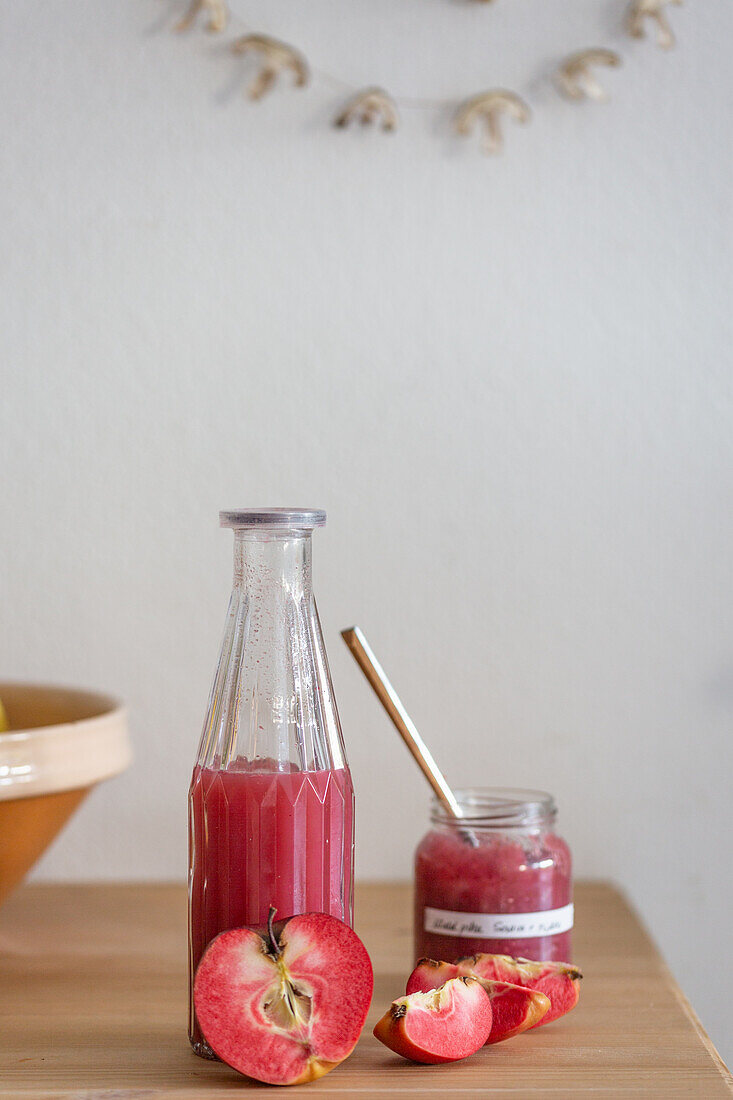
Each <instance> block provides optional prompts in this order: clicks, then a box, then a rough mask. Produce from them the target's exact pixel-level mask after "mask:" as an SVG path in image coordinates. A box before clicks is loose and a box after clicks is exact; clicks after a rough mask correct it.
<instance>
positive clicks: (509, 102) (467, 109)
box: [174, 0, 683, 155]
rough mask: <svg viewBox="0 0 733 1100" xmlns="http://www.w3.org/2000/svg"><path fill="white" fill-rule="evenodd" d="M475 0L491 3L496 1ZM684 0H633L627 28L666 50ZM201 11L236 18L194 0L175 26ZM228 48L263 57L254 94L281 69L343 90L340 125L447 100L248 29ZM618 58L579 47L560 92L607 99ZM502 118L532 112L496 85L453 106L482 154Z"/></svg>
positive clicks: (297, 82) (186, 26)
mask: <svg viewBox="0 0 733 1100" xmlns="http://www.w3.org/2000/svg"><path fill="white" fill-rule="evenodd" d="M473 2H474V3H482V4H485V5H486V6H487V7H488V6H489V5H490V4H493V3H494V2H495V0H473ZM682 2H683V0H629V2H628V3H627V4H626V11H625V20H624V29H625V31H626V33H627V34H628V35H629V36H631V37H632V38H644V37H646V35H647V30H648V26H649V25H650V24H654V25H655V27H656V42H657V45H658V46H660V47H661V48H662V49H666V50H668V49H671V48H672V47H673V46H674V45H675V37H674V33H673V31H672V28H671V26H670V24H669V20H668V18H667V12H666V9H667V8H668V7H669V6H671V5H680V4H682ZM538 3H542V0H538ZM199 15H205V16H206V17H207V20H206V22H205V24H204V25H205V27H206V30H208V31H211V32H213V33H218V34H220V33H222V32H223V31H224V30H226V28H227V26H228V25H229V23H230V19H231V12H230V10H229V8H228V6H227V2H226V0H190V3H189V6H188V8H187V10H186V11H185V13H184V15H183V16H182V17H181V18H180V19H179V21H178V22H177V23H176V25H175V27H174V30H176V31H179V32H180V31H187V30H190V29H191V28H192V27H193V26H194V25H195V24H198V23H199V22H200V20H199ZM242 29H245V28H242ZM231 48H232V51H233V52H234V53H235V54H238V55H251V56H254V57H255V58H256V60H257V61H258V62H259V70H258V71H257V73H256V75H255V76H254V78H253V80H252V82H251V83H250V84H249V86H248V88H247V94H248V96H249V98H250V99H252V100H255V101H256V100H260V99H262V98H263V96H265V95H266V94H267V93H268V92H269V91H271V90H272V89H273V88H274V87H275V85H276V84H278V83H279V82H280V79H279V78H280V77H281V76H282V75H283V74H286V75H290V76H292V80H291V84H292V85H293V86H294V87H297V88H303V87H305V86H306V85H307V84H308V83H309V81H310V80H311V76H312V77H313V78H314V80H318V81H320V82H321V83H322V84H326V85H328V86H330V87H331V88H339V89H340V90H341V91H343V93H344V94H345V96H348V98H347V99H346V102H345V103H344V105H343V107H342V108H341V109H340V110H339V111H338V113H337V114H336V116H335V117H334V120H333V124H334V126H335V127H336V128H338V129H346V128H347V127H349V126H350V124H351V123H352V122H357V123H359V124H360V125H361V126H362V127H369V126H371V127H375V128H379V129H381V130H382V131H383V132H385V133H392V132H394V131H395V130H396V129H397V128H398V126H399V123H400V117H399V107H400V106H404V107H406V108H418V109H423V110H427V111H434V110H436V109H439V108H441V107H445V106H447V105H448V104H446V103H444V102H443V101H437V100H433V99H420V98H415V97H401V96H394V95H391V94H390V93H389V92H388V91H386V90H385V89H384V88H381V87H377V86H373V87H367V88H358V87H356V86H354V85H350V84H348V83H347V82H346V81H343V80H340V79H338V78H337V77H334V76H330V75H329V74H328V73H324V72H319V71H316V70H311V69H310V67H309V65H308V62H307V60H306V58H305V57H304V56H303V54H302V53H301V52H300V51H299V50H298V49H296V48H295V47H294V46H291V45H288V43H287V42H281V41H280V40H279V39H276V38H271V37H270V36H269V35H264V34H255V33H251V32H249V31H248V33H245V34H242V35H240V36H239V37H238V38H236V39H235V40H234V41H233V42H232V45H231ZM621 63H622V59H621V56H620V54H618V53H617V52H616V51H615V50H611V49H607V48H606V47H603V46H594V47H591V48H589V49H583V50H577V51H575V52H574V53H571V54H569V55H568V56H567V57H566V58H565V59H564V60H563V61H562V62H561V63H560V65H559V66H558V68H557V70H556V72H555V74H554V83H555V86H556V88H557V90H558V91H559V92H560V93H561V94H562V95H563V96H564V97H566V98H568V99H571V100H575V101H583V100H591V101H596V102H598V101H601V100H605V99H607V98H608V97H607V95H606V92H605V90H604V88H603V86H602V85H601V84H600V83H599V81H598V78H597V76H596V72H595V70H596V68H598V67H599V66H601V67H606V68H617V67H618V66H620V65H621ZM505 118H511V119H513V120H514V121H516V122H519V123H522V124H526V123H528V122H529V121H530V120H531V118H532V112H531V110H530V108H529V106H528V105H527V103H525V101H524V100H523V99H522V97H521V96H520V95H518V94H517V93H516V92H513V91H509V90H508V89H505V88H493V89H489V90H487V91H482V92H479V93H478V94H476V95H473V96H471V97H469V98H468V99H465V100H463V101H462V102H461V103H459V104H458V105H457V106H455V105H454V115H453V127H454V130H455V131H456V133H457V134H460V135H467V134H470V133H471V132H472V131H473V130H475V129H476V128H477V127H481V130H482V133H483V139H482V142H481V145H482V148H483V150H484V152H486V153H489V154H494V155H495V154H497V153H500V152H501V151H502V149H503V147H504V135H503V127H502V122H503V120H504V119H505Z"/></svg>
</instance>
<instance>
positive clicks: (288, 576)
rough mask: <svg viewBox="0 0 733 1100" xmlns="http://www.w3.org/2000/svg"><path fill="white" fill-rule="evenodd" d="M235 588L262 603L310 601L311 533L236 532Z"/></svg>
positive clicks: (290, 531)
mask: <svg viewBox="0 0 733 1100" xmlns="http://www.w3.org/2000/svg"><path fill="white" fill-rule="evenodd" d="M234 587H235V588H239V589H245V590H248V591H249V593H250V594H251V596H252V597H254V598H257V599H260V600H267V599H268V596H272V597H273V598H275V599H277V598H282V596H290V597H294V598H296V599H302V598H303V597H306V598H308V597H309V596H310V595H311V592H312V580H311V535H310V531H292V530H289V531H283V532H282V533H280V532H272V531H270V532H268V533H267V534H265V533H263V532H261V531H252V530H238V531H235V532H234Z"/></svg>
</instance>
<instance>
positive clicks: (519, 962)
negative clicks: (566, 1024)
mask: <svg viewBox="0 0 733 1100" xmlns="http://www.w3.org/2000/svg"><path fill="white" fill-rule="evenodd" d="M457 965H458V968H459V973H460V974H472V975H474V976H475V977H477V978H488V979H490V980H491V981H495V982H512V983H513V984H514V985H521V986H522V987H523V988H524V989H536V990H537V991H538V992H539V993H544V995H545V996H546V997H548V998H549V1001H550V1008H549V1010H548V1012H547V1013H546V1014H545V1015H544V1016H543V1017H542V1019H541V1020H538V1021H537V1023H536V1024H533V1025H532V1026H533V1027H543V1026H544V1025H545V1024H550V1023H552V1021H553V1020H557V1019H558V1018H559V1017H560V1016H564V1015H565V1013H566V1012H570V1010H571V1008H575V1006H576V1004H577V1003H578V998H579V996H580V979H581V978H582V977H583V974H582V971H580V970H579V969H578V967H577V966H572V965H571V964H570V963H564V962H533V961H532V960H531V959H513V958H512V957H511V956H510V955H485V954H484V955H469V956H468V957H467V958H465V959H459V960H458V964H457Z"/></svg>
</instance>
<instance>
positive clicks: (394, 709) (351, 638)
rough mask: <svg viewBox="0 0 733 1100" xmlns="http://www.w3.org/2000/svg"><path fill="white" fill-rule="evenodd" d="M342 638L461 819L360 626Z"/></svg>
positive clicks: (439, 793) (433, 783) (441, 794)
mask: <svg viewBox="0 0 733 1100" xmlns="http://www.w3.org/2000/svg"><path fill="white" fill-rule="evenodd" d="M341 637H342V638H343V639H344V641H345V642H346V644H347V646H348V647H349V649H350V650H351V653H352V655H353V657H354V660H355V661H356V663H357V664H358V666H359V668H360V669H361V671H362V672H363V673H364V675H365V676H366V678H367V680H368V681H369V683H370V685H371V687H372V688H373V690H374V693H375V695H376V696H377V698H378V699H379V702H380V703H381V704H382V706H383V707H384V709H385V710H386V711H387V714H388V715H389V716H390V718H391V719H392V721H393V722H394V724H395V726H396V727H397V731H398V733H399V734H400V736H401V738H402V740H403V741H404V742H405V744H406V745H407V747H408V749H409V750H410V752H411V753H412V755H413V756H414V757H415V760H416V761H417V763H418V765H419V767H420V768H421V770H422V772H423V775H424V776H425V778H426V779H427V781H428V783H429V784H430V786H431V787H432V788H433V790H434V791H435V793H436V795H437V796H438V798H439V799H440V801H441V802H442V804H443V806H445V808H446V810H447V811H448V813H449V814H452V815H453V817H463V812H462V810H461V807H460V806H459V805H458V802H457V801H456V797H455V795H454V794H453V791H452V790H451V789H450V787H449V786H448V784H447V783H446V781H445V777H444V775H443V773H442V772H441V770H440V768H439V767H438V765H437V764H436V763H435V761H434V760H433V757H432V756H431V754H430V750H429V748H428V747H427V745H426V744H425V742H424V741H423V739H422V737H421V736H420V734H419V733H418V732H417V728H416V727H415V723H414V722H413V721H412V719H411V718H410V716H409V714H408V713H407V711H406V710H405V708H404V706H403V705H402V702H401V700H400V697H399V695H398V694H397V692H396V691H395V689H394V688H393V687H392V685H391V684H390V682H389V680H388V679H387V677H386V675H385V672H384V669H383V668H382V666H381V665H380V663H379V661H378V660H377V658H376V657H375V656H374V653H373V651H372V648H371V646H370V645H369V642H368V641H367V640H366V638H365V637H364V635H363V634H362V632H361V630H359V627H358V626H351V627H349V628H348V630H342V631H341Z"/></svg>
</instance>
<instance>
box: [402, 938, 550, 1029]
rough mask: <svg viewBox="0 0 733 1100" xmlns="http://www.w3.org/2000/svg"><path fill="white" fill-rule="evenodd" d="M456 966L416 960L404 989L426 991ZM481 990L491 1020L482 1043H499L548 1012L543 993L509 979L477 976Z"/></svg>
mask: <svg viewBox="0 0 733 1100" xmlns="http://www.w3.org/2000/svg"><path fill="white" fill-rule="evenodd" d="M457 971H458V967H457V966H456V965H455V964H454V963H445V962H438V961H436V960H435V959H420V961H419V963H418V964H417V966H416V967H415V969H414V970H413V972H412V974H411V975H410V977H409V978H408V980H407V990H406V992H407V993H408V994H409V993H415V992H418V991H420V992H423V993H427V992H428V991H429V990H430V989H436V988H437V987H438V986H440V985H442V984H443V983H444V982H447V981H450V979H451V978H455V977H456V976H457ZM478 980H479V981H480V982H481V985H482V986H483V988H484V992H485V993H487V994H488V996H489V999H490V1000H491V1008H492V1010H493V1021H492V1025H491V1034H490V1035H489V1037H488V1039H487V1040H486V1045H487V1046H488V1045H490V1044H492V1043H501V1042H503V1041H504V1040H505V1039H511V1038H513V1036H515V1035H519V1034H521V1032H523V1031H527V1030H529V1028H531V1027H535V1026H536V1025H537V1024H538V1023H539V1021H540V1020H541V1019H542V1017H543V1016H544V1015H546V1013H547V1012H548V1011H549V1008H550V1001H549V999H548V998H547V997H546V996H545V995H544V993H540V992H538V991H537V990H536V989H527V988H524V987H523V986H519V985H514V984H513V983H511V982H497V981H492V980H490V979H488V978H479V979H478Z"/></svg>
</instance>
